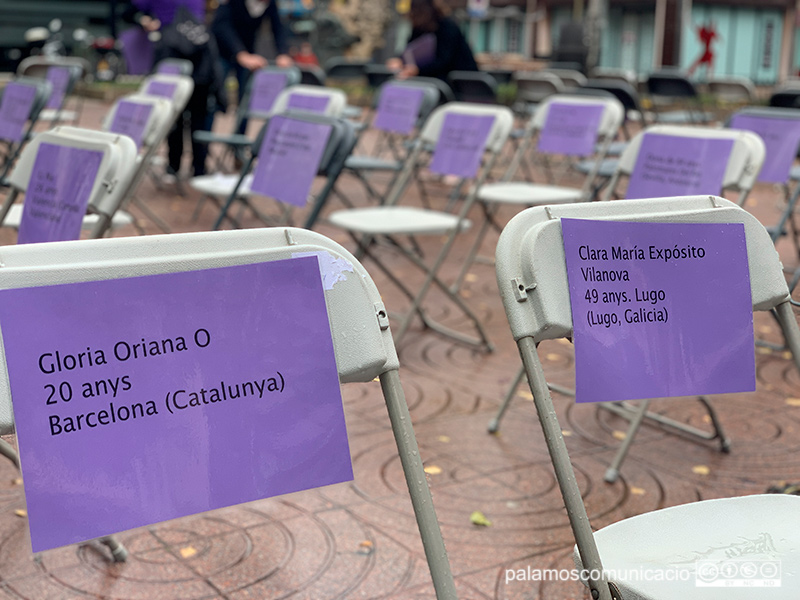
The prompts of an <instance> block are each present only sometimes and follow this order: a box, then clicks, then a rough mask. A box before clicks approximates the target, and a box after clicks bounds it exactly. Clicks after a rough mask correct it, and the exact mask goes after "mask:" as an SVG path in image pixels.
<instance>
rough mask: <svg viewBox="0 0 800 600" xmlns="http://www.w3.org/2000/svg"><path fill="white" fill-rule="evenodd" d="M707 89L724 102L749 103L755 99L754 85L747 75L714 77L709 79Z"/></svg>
mask: <svg viewBox="0 0 800 600" xmlns="http://www.w3.org/2000/svg"><path fill="white" fill-rule="evenodd" d="M708 91H709V92H711V95H712V96H714V97H715V99H716V100H722V101H724V102H741V103H749V102H753V101H754V100H755V99H756V86H755V85H753V82H752V81H750V80H749V79H748V78H747V77H733V76H730V77H715V78H714V79H711V80H709V82H708Z"/></svg>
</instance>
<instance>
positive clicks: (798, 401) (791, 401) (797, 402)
mask: <svg viewBox="0 0 800 600" xmlns="http://www.w3.org/2000/svg"><path fill="white" fill-rule="evenodd" d="M786 404H788V405H789V406H800V398H787V399H786Z"/></svg>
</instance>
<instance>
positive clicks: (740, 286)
mask: <svg viewBox="0 0 800 600" xmlns="http://www.w3.org/2000/svg"><path fill="white" fill-rule="evenodd" d="M561 226H562V231H563V234H564V253H565V256H566V263H567V275H568V280H569V292H570V304H571V307H572V324H573V330H574V342H575V379H576V398H577V401H578V402H607V401H614V400H631V399H639V398H658V397H666V396H687V395H693V394H722V393H728V392H744V391H752V390H754V389H755V359H754V345H753V309H752V301H751V295H750V274H749V269H748V263H747V249H746V245H745V235H744V226H743V225H741V224H708V223H681V224H676V223H627V222H626V223H623V222H610V221H583V220H577V219H562V220H561Z"/></svg>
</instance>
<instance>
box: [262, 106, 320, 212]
mask: <svg viewBox="0 0 800 600" xmlns="http://www.w3.org/2000/svg"><path fill="white" fill-rule="evenodd" d="M330 134H331V126H330V125H328V124H325V123H310V122H307V121H299V120H296V119H291V118H288V117H283V116H280V115H279V116H277V117H272V119H270V121H269V125H267V133H266V134H265V135H264V141H263V142H262V143H261V149H260V150H259V152H258V164H257V165H256V170H255V173H254V175H253V183H252V184H251V186H250V189H251V190H252V191H253V192H255V193H257V194H262V195H264V196H268V197H270V198H275V199H276V200H280V201H281V202H288V203H289V204H294V205H295V206H305V204H306V202H307V201H308V193H309V191H310V190H311V184H312V183H313V182H314V177H316V175H317V171H318V170H319V163H320V160H321V159H322V154H323V152H324V151H325V146H326V144H327V143H328V137H329V136H330Z"/></svg>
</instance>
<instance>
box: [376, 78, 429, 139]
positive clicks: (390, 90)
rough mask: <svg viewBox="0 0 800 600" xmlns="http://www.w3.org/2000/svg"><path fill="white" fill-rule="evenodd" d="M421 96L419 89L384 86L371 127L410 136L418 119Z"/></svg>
mask: <svg viewBox="0 0 800 600" xmlns="http://www.w3.org/2000/svg"><path fill="white" fill-rule="evenodd" d="M423 96H424V92H423V91H422V90H421V89H419V88H410V87H403V86H400V85H387V86H384V88H383V90H382V91H381V97H380V100H378V110H377V113H376V114H375V121H374V122H373V126H374V127H375V129H380V130H381V131H392V132H394V133H402V134H403V135H408V134H410V133H411V131H412V130H413V129H414V125H415V124H416V122H417V117H419V109H420V106H422V98H423Z"/></svg>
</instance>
